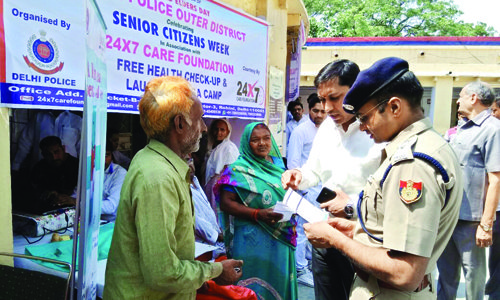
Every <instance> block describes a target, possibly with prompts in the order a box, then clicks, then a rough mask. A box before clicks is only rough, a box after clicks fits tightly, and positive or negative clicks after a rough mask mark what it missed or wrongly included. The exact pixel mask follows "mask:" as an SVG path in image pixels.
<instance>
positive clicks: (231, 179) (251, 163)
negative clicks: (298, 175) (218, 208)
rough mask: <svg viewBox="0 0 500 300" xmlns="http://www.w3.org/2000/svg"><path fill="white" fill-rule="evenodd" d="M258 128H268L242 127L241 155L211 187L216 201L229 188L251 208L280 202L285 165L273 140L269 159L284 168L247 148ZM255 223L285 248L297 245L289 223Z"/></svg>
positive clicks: (295, 235)
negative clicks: (224, 186)
mask: <svg viewBox="0 0 500 300" xmlns="http://www.w3.org/2000/svg"><path fill="white" fill-rule="evenodd" d="M257 125H264V126H265V127H266V128H267V126H266V125H265V124H264V123H261V122H254V123H250V124H248V125H247V126H246V127H245V130H244V132H243V135H242V137H241V142H240V156H239V157H238V159H237V160H236V161H235V162H234V163H232V164H231V165H229V166H228V167H227V168H226V169H225V170H224V171H223V172H222V175H221V178H220V179H219V181H218V182H217V184H216V185H215V186H214V194H215V195H216V198H217V200H218V199H219V193H220V188H221V187H222V186H223V185H229V186H231V187H232V188H233V189H234V191H236V193H237V194H238V196H239V198H240V200H241V201H242V203H243V204H244V205H245V206H248V207H251V208H256V209H265V208H271V207H273V206H274V205H275V204H276V203H277V202H279V201H283V197H284V196H285V190H284V189H283V187H282V186H281V174H282V173H283V171H284V169H283V168H284V165H283V164H282V157H281V154H280V151H279V148H278V146H277V145H276V142H275V141H274V138H273V137H272V135H271V144H272V146H271V151H270V152H269V156H271V157H272V158H273V161H278V162H281V163H280V164H281V165H283V167H281V166H280V165H277V164H275V163H272V162H269V161H267V160H265V159H264V158H261V157H259V156H256V155H255V154H254V153H253V152H252V149H251V148H250V137H251V135H252V132H253V130H254V128H255V127H256V126H257ZM267 129H268V128H267ZM268 130H269V129H268ZM252 222H253V221H252ZM258 224H259V225H260V226H262V227H263V228H264V229H265V230H266V231H267V232H268V233H269V234H270V235H271V236H273V237H274V238H276V239H278V240H280V241H282V242H284V243H285V244H287V245H288V246H290V247H292V248H294V247H295V246H296V245H297V240H296V238H297V233H296V231H295V226H294V224H292V223H291V222H289V221H288V222H278V223H277V224H276V225H274V226H271V225H268V224H267V223H264V222H262V221H258ZM226 237H227V235H226Z"/></svg>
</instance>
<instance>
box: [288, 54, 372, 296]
mask: <svg viewBox="0 0 500 300" xmlns="http://www.w3.org/2000/svg"><path fill="white" fill-rule="evenodd" d="M358 73H359V67H358V66H357V65H356V64H355V63H354V62H352V61H349V60H337V61H334V62H331V63H329V64H327V65H326V66H324V67H323V69H321V70H320V71H319V73H318V75H317V76H316V78H315V80H314V84H315V86H316V88H317V90H318V96H319V98H320V100H321V102H322V104H323V106H324V108H325V111H326V113H327V114H328V116H329V118H326V120H325V121H324V122H323V123H322V124H321V126H320V127H319V129H318V132H317V134H316V137H315V139H314V142H313V146H312V149H311V153H310V155H309V159H308V160H307V163H306V164H305V165H304V166H302V168H297V169H293V170H288V171H286V172H285V173H284V174H283V176H282V178H281V182H282V184H283V187H284V188H292V189H294V190H295V189H299V190H304V189H307V188H309V187H312V186H315V185H318V184H319V183H320V182H321V183H322V184H323V187H328V188H330V189H332V190H335V189H342V190H343V191H345V192H346V193H347V194H348V195H349V196H350V199H351V200H350V201H344V202H341V201H339V200H338V199H336V200H332V201H328V202H325V203H324V204H322V205H321V207H322V208H327V209H328V211H329V212H330V213H332V214H333V215H335V216H338V217H345V216H346V214H345V208H346V207H347V208H351V209H352V208H354V207H355V205H356V202H355V200H356V199H357V195H358V194H359V192H360V191H361V190H362V189H363V185H364V183H365V182H366V179H367V178H368V176H369V175H370V174H371V173H373V172H374V171H375V170H376V168H377V167H378V164H379V163H380V147H378V146H376V145H375V144H374V142H373V141H372V140H371V139H370V138H369V137H368V136H367V135H366V134H364V133H363V132H362V131H361V130H360V129H359V122H358V121H356V118H355V117H354V115H351V114H348V113H346V112H345V111H344V109H343V108H342V102H343V100H344V97H345V95H346V93H347V92H348V91H349V88H350V87H351V85H352V84H353V83H354V80H355V79H356V77H357V75H358ZM312 261H313V266H312V269H313V270H312V271H313V276H314V293H315V296H316V299H318V300H330V299H347V298H348V296H349V289H350V288H351V283H352V280H353V277H354V271H353V269H352V266H351V264H350V262H349V261H348V260H347V259H346V258H345V257H344V256H343V255H342V254H341V253H340V252H338V251H337V250H336V249H333V248H332V249H317V248H315V249H313V255H312Z"/></svg>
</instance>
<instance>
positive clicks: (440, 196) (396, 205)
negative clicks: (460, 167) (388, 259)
mask: <svg viewBox="0 0 500 300" xmlns="http://www.w3.org/2000/svg"><path fill="white" fill-rule="evenodd" d="M410 180H411V181H412V182H415V183H419V182H421V183H422V188H421V190H422V191H421V195H420V198H419V199H418V200H417V201H415V202H413V203H405V202H404V201H403V200H402V199H401V192H400V186H405V184H406V183H405V182H408V181H410ZM445 197H446V189H445V186H444V183H443V181H442V179H441V176H439V175H438V173H437V171H436V170H435V169H434V167H433V166H431V165H430V164H428V163H427V162H424V161H421V160H420V159H415V160H409V161H404V162H400V163H398V164H396V165H395V166H394V167H393V168H392V170H391V171H390V172H389V175H388V177H387V179H386V181H385V183H384V185H383V189H382V198H383V203H382V205H383V208H384V221H383V232H384V242H383V243H384V245H383V246H384V248H388V249H392V250H397V251H401V252H406V253H411V254H414V255H419V256H423V257H430V256H431V254H432V250H433V248H434V243H435V240H436V237H437V234H438V229H439V219H440V216H441V208H442V206H443V205H444V200H445ZM403 198H404V197H403ZM410 198H411V197H410Z"/></svg>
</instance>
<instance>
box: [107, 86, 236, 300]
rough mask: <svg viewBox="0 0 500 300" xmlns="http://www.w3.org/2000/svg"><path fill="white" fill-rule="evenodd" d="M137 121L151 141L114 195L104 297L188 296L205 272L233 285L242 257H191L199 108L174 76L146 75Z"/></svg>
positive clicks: (193, 293) (193, 95)
mask: <svg viewBox="0 0 500 300" xmlns="http://www.w3.org/2000/svg"><path fill="white" fill-rule="evenodd" d="M139 112H140V118H141V125H142V127H143V129H144V131H145V132H146V135H147V136H148V138H149V140H150V142H149V144H148V145H147V146H146V147H145V148H144V149H142V150H141V151H139V152H138V153H137V154H136V156H135V157H134V159H133V160H132V163H131V165H130V169H129V171H128V173H127V176H126V178H125V182H124V184H123V188H122V191H121V195H120V204H119V206H118V212H117V217H116V224H115V231H114V234H113V241H112V243H111V248H110V251H109V256H108V263H107V268H106V282H105V287H104V295H103V298H104V299H119V300H124V299H182V300H186V299H193V300H194V299H195V298H196V290H197V289H198V288H200V287H201V286H202V285H203V283H204V282H205V281H207V280H209V279H213V280H214V281H215V282H216V283H217V284H220V285H228V284H232V283H233V282H235V281H236V280H238V279H239V278H240V277H241V274H242V273H241V272H240V271H239V270H240V269H241V266H242V264H243V262H242V261H237V260H225V261H223V262H221V263H207V262H200V261H196V260H194V256H195V239H194V208H193V202H192V200H191V195H190V188H189V179H190V178H189V168H188V165H187V163H186V162H185V161H184V159H183V158H185V157H186V156H187V155H188V154H190V153H192V152H196V151H197V150H198V148H199V142H200V138H201V134H202V132H205V131H206V130H207V127H206V126H205V123H204V122H203V120H202V116H203V109H202V106H201V102H200V101H199V100H198V98H197V96H196V92H194V90H193V88H192V87H191V86H190V85H189V83H188V82H187V81H186V80H184V79H183V78H180V77H160V78H154V79H152V80H151V81H150V82H149V83H148V85H147V86H146V90H145V92H144V96H143V97H142V99H141V101H140V103H139Z"/></svg>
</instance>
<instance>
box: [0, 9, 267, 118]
mask: <svg viewBox="0 0 500 300" xmlns="http://www.w3.org/2000/svg"><path fill="white" fill-rule="evenodd" d="M18 2H21V3H18ZM97 3H98V5H99V7H100V9H101V13H102V15H103V18H104V21H105V23H106V25H107V36H106V41H105V47H106V48H107V49H106V50H107V54H106V63H107V68H108V69H107V73H108V87H107V90H108V110H109V111H115V112H130V113H138V110H137V105H138V101H139V99H140V97H141V95H142V94H143V92H144V88H145V86H146V83H147V82H148V81H149V80H150V79H151V78H152V77H155V76H164V75H170V76H182V77H184V78H186V79H187V80H188V81H190V82H191V83H192V85H193V87H194V88H195V90H196V93H197V95H198V97H199V98H200V100H201V101H202V103H203V108H204V110H205V116H207V117H239V118H247V119H264V117H265V114H266V111H265V99H266V90H267V87H266V83H267V48H268V45H267V41H268V38H267V37H268V28H267V24H266V23H265V22H264V21H262V20H260V19H257V18H255V17H252V16H250V15H247V14H245V13H243V12H241V11H237V10H234V9H232V8H230V7H228V6H226V5H224V4H221V3H218V2H215V1H213V0H155V1H152V0H128V1H123V0H99V1H97ZM81 6H82V3H81V2H78V3H77V2H75V1H65V2H64V4H61V2H60V1H55V0H48V1H36V0H26V1H14V0H4V1H3V22H4V25H5V35H4V36H5V41H8V43H6V44H5V45H6V46H5V47H6V55H5V69H6V71H5V75H4V76H3V78H0V79H1V80H0V81H1V82H0V85H1V86H0V87H1V91H2V93H1V103H2V105H4V106H10V107H26V106H30V107H40V106H42V107H43V106H50V107H51V108H65V109H67V108H68V107H75V108H76V107H79V108H81V107H82V105H83V89H84V76H83V74H84V69H85V62H84V60H83V59H82V58H83V57H85V53H84V51H85V50H84V49H85V45H84V44H83V41H84V38H83V37H84V34H85V28H84V26H85V24H83V18H82V16H83V15H84V12H83V8H82V9H79V7H81ZM21 25H22V26H21ZM79 37H81V38H79ZM0 77H1V76H0Z"/></svg>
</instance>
